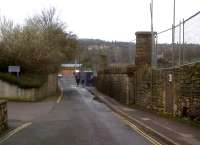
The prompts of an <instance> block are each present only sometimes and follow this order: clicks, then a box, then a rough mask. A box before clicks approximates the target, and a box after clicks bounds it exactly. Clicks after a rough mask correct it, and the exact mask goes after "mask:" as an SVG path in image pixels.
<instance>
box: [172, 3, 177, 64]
mask: <svg viewBox="0 0 200 145" xmlns="http://www.w3.org/2000/svg"><path fill="white" fill-rule="evenodd" d="M175 11H176V1H175V0H174V9H173V24H172V67H174V66H175V48H174V47H175V46H174V42H175Z"/></svg>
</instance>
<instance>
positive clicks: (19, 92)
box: [0, 74, 58, 101]
mask: <svg viewBox="0 0 200 145" xmlns="http://www.w3.org/2000/svg"><path fill="white" fill-rule="evenodd" d="M57 91H58V85H57V76H56V75H55V74H52V75H49V76H48V81H47V82H46V83H45V84H44V85H43V86H42V87H40V88H32V89H22V88H19V87H17V86H16V85H12V84H9V83H7V82H4V81H1V80H0V99H5V100H15V101H37V100H41V99H44V98H45V97H47V96H50V95H55V94H56V93H57Z"/></svg>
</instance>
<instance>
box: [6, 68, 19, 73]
mask: <svg viewBox="0 0 200 145" xmlns="http://www.w3.org/2000/svg"><path fill="white" fill-rule="evenodd" d="M8 72H9V73H12V72H16V73H19V72H20V66H8Z"/></svg>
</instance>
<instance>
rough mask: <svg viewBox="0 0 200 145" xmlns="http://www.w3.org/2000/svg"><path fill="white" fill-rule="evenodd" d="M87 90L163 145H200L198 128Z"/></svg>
mask: <svg viewBox="0 0 200 145" xmlns="http://www.w3.org/2000/svg"><path fill="white" fill-rule="evenodd" d="M87 89H88V90H89V91H90V92H91V93H92V94H93V95H95V96H96V97H97V98H98V99H99V100H100V101H101V102H103V103H105V104H106V105H107V106H109V107H110V108H111V109H112V110H113V111H114V112H116V113H118V114H120V115H121V116H122V117H124V118H125V119H126V120H129V121H130V122H132V123H133V124H135V125H136V126H137V127H138V128H139V129H141V130H143V131H144V132H146V133H147V134H148V135H150V136H151V137H153V138H155V139H156V140H158V141H159V142H160V143H161V144H167V145H200V129H199V128H198V127H194V126H191V125H188V124H184V123H180V122H177V121H175V120H172V119H167V118H164V117H162V116H159V115H157V114H154V113H151V112H147V111H143V110H139V109H132V108H128V107H127V106H124V105H122V104H120V103H119V102H117V101H115V100H114V99H112V98H110V97H108V96H106V95H104V94H102V93H100V92H98V91H97V90H96V89H95V88H93V87H90V88H87Z"/></svg>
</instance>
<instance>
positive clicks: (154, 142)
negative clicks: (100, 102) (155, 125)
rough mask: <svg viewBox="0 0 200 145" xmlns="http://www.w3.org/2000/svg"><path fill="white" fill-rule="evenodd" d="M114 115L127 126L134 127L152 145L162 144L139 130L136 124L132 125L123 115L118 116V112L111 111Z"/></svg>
mask: <svg viewBox="0 0 200 145" xmlns="http://www.w3.org/2000/svg"><path fill="white" fill-rule="evenodd" d="M113 114H114V115H116V116H117V117H118V118H120V119H121V120H122V121H123V122H125V123H126V124H127V125H128V126H130V127H131V128H132V129H134V130H135V131H136V132H137V133H139V134H140V135H142V136H143V137H145V138H146V139H147V140H148V141H150V142H151V143H152V144H154V145H162V144H160V143H159V142H158V141H157V140H155V139H154V138H152V137H151V136H149V135H147V134H146V133H144V132H143V131H142V130H140V129H139V128H138V127H137V126H136V125H134V124H133V123H132V122H130V121H128V120H127V119H125V118H124V117H122V116H120V115H119V114H117V113H115V112H113Z"/></svg>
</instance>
